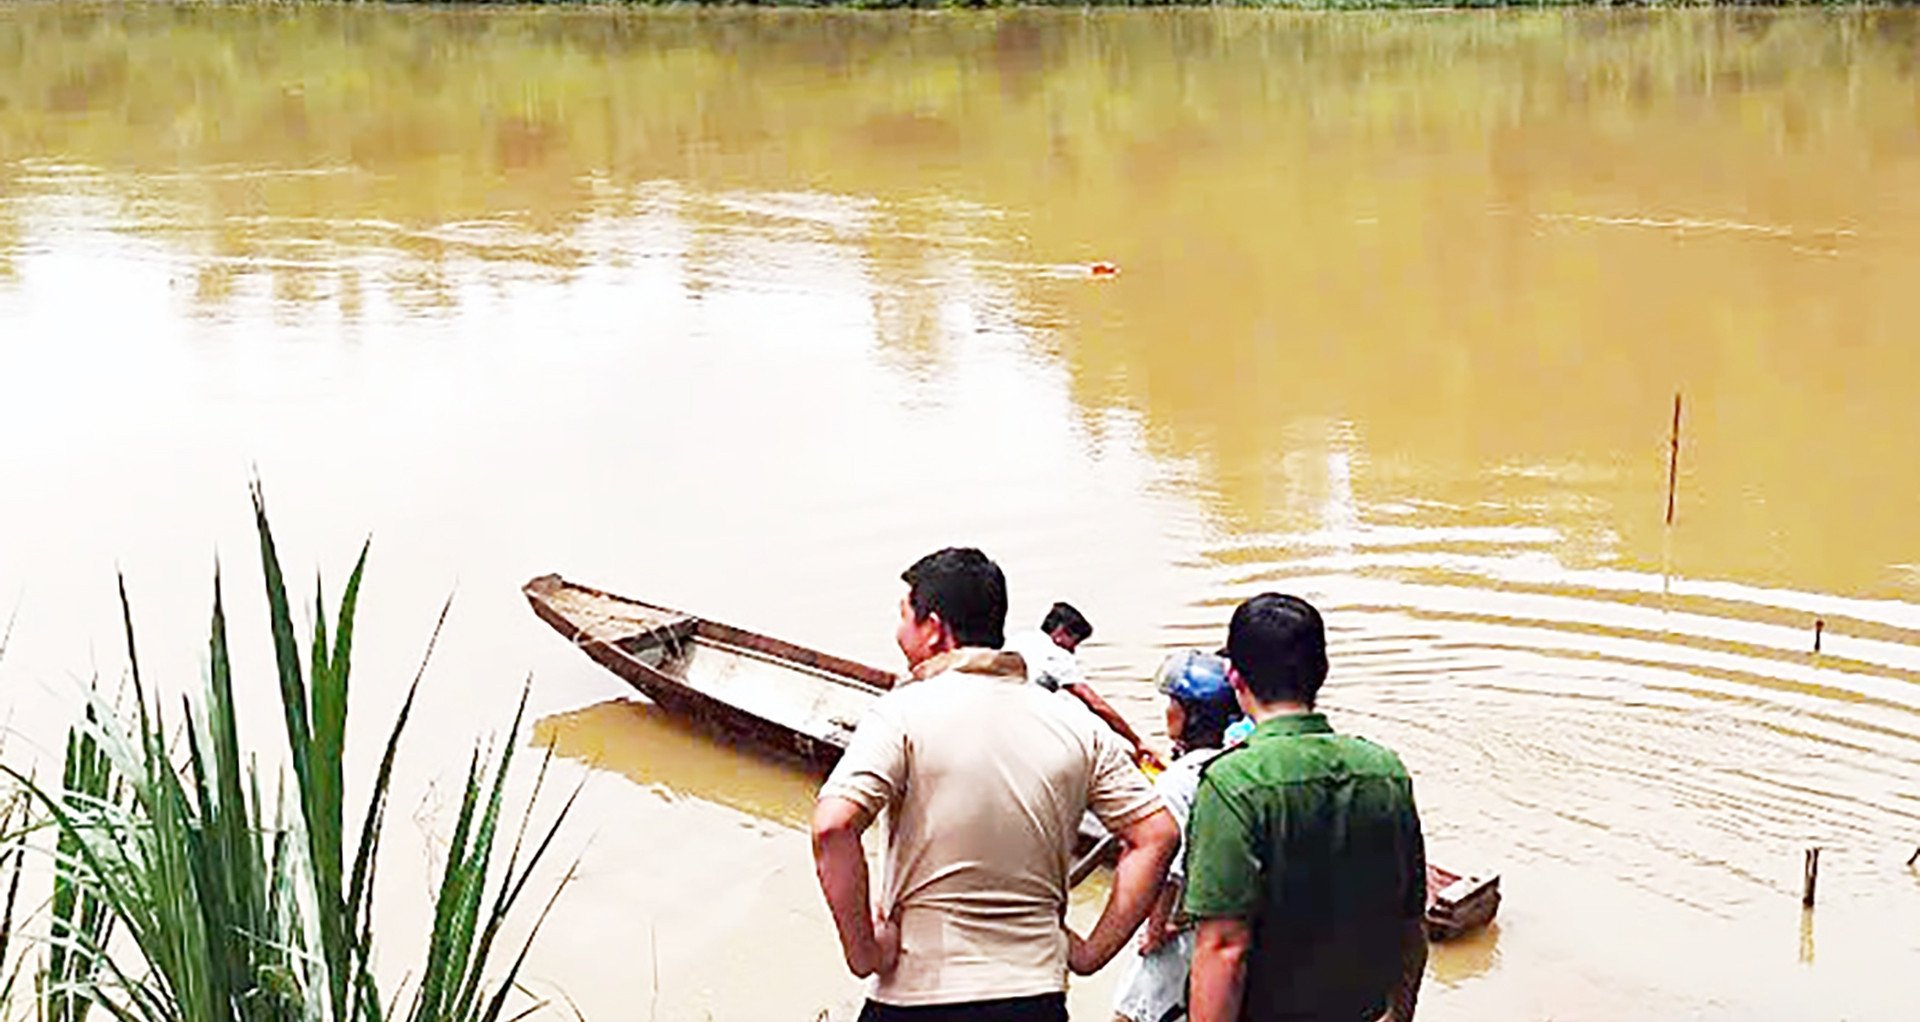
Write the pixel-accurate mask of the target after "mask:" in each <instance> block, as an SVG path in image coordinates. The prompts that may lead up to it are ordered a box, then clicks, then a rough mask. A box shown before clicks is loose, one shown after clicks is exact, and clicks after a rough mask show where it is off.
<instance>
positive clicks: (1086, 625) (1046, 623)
mask: <svg viewBox="0 0 1920 1022" xmlns="http://www.w3.org/2000/svg"><path fill="white" fill-rule="evenodd" d="M1055 628H1065V629H1066V630H1067V634H1068V635H1071V636H1073V641H1075V642H1085V641H1087V637H1088V636H1090V635H1092V634H1093V623H1092V622H1090V621H1088V620H1087V616H1086V615H1085V614H1082V613H1080V612H1079V611H1078V610H1075V609H1074V606H1073V604H1071V603H1056V604H1054V605H1053V609H1052V610H1050V611H1047V616H1046V619H1045V620H1043V621H1041V622H1040V630H1041V631H1043V632H1046V633H1047V634H1048V635H1052V634H1053V630H1054V629H1055Z"/></svg>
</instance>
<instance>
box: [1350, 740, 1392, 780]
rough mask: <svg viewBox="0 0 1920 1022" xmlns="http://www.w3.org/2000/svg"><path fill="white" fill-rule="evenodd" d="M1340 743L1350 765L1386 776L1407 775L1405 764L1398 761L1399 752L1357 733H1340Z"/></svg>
mask: <svg viewBox="0 0 1920 1022" xmlns="http://www.w3.org/2000/svg"><path fill="white" fill-rule="evenodd" d="M1340 743H1341V746H1342V748H1343V749H1344V751H1345V752H1346V754H1347V757H1348V760H1349V763H1350V765H1351V766H1353V767H1354V768H1356V769H1359V770H1363V771H1365V772H1366V773H1370V774H1378V775H1382V776H1386V777H1396V778H1404V777H1406V776H1407V765H1406V764H1405V763H1403V762H1401V761H1400V754H1399V753H1397V752H1395V751H1393V750H1392V749H1390V748H1388V747H1387V746H1385V745H1382V744H1381V743H1379V742H1376V741H1374V740H1372V739H1370V738H1363V737H1361V736H1359V735H1341V736H1340Z"/></svg>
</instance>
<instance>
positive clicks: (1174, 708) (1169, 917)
mask: <svg viewBox="0 0 1920 1022" xmlns="http://www.w3.org/2000/svg"><path fill="white" fill-rule="evenodd" d="M1155 683H1156V686H1157V687H1158V688H1159V689H1160V691H1161V692H1162V693H1163V694H1165V695H1166V697H1167V734H1168V735H1169V736H1170V737H1171V738H1172V739H1173V750H1174V760H1173V763H1172V765H1171V766H1169V767H1168V768H1167V770H1166V772H1165V773H1162V774H1161V775H1160V776H1159V778H1158V779H1156V780H1155V782H1154V787H1155V788H1157V789H1158V790H1159V792H1160V797H1161V798H1162V799H1163V800H1165V801H1166V804H1167V808H1168V809H1170V810H1172V811H1173V817H1174V820H1175V821H1176V822H1178V823H1179V824H1180V829H1181V830H1182V831H1185V830H1186V826H1187V812H1188V810H1189V809H1190V808H1191V807H1192V805H1193V796H1194V792H1195V790H1196V789H1198V788H1199V786H1200V768H1202V767H1204V766H1206V765H1207V763H1208V761H1209V760H1211V759H1213V757H1215V756H1217V755H1219V754H1220V751H1221V749H1222V747H1223V746H1224V745H1225V744H1226V732H1227V729H1228V727H1229V726H1231V725H1232V724H1233V722H1234V720H1235V719H1236V718H1238V717H1239V716H1240V705H1239V703H1237V702H1236V701H1235V700H1234V697H1233V686H1232V685H1230V684H1229V683H1228V682H1227V663H1226V661H1225V660H1224V659H1223V658H1221V657H1218V656H1215V655H1213V654H1211V653H1202V652H1200V651H1198V650H1181V651H1180V652H1178V653H1175V654H1173V655H1172V656H1169V657H1167V659H1166V660H1165V661H1164V662H1163V663H1162V664H1161V665H1160V670H1159V672H1158V673H1157V674H1156V676H1155ZM1183 880H1184V874H1183V872H1182V867H1181V863H1180V856H1179V855H1175V856H1174V860H1173V864H1172V867H1171V869H1170V870H1169V872H1168V874H1167V879H1166V881H1165V882H1164V883H1163V884H1162V885H1161V887H1160V891H1159V895H1158V897H1157V898H1156V899H1155V900H1154V905H1153V910H1152V912H1151V913H1150V914H1149V915H1148V916H1147V921H1146V924H1145V926H1143V927H1142V929H1141V933H1140V957H1139V958H1138V959H1137V960H1136V961H1135V962H1134V963H1133V964H1132V965H1131V967H1130V968H1129V969H1128V972H1127V976H1126V978H1125V979H1124V980H1122V981H1121V984H1120V993H1119V995H1118V997H1117V998H1116V999H1115V1001H1114V1009H1113V1010H1114V1016H1115V1018H1116V1019H1118V1020H1124V1022H1174V1020H1177V1019H1183V1018H1185V1017H1186V1014H1187V1009H1186V1005H1187V969H1188V963H1189V961H1190V959H1191V958H1192V955H1193V933H1192V932H1191V930H1190V929H1189V928H1188V925H1187V921H1186V920H1185V919H1184V918H1183V917H1182V916H1181V915H1180V914H1179V912H1178V907H1179V904H1180V891H1181V886H1182V882H1183Z"/></svg>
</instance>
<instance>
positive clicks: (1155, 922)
mask: <svg viewBox="0 0 1920 1022" xmlns="http://www.w3.org/2000/svg"><path fill="white" fill-rule="evenodd" d="M1179 911H1180V881H1178V880H1175V879H1174V878H1172V877H1168V878H1167V882H1166V883H1164V884H1161V885H1160V893H1159V894H1158V895H1155V896H1154V899H1153V908H1152V909H1151V910H1149V911H1148V912H1147V924H1146V926H1144V927H1142V928H1141V930H1140V953H1141V954H1143V955H1150V954H1152V953H1154V952H1155V951H1158V950H1160V948H1161V947H1162V946H1164V945H1165V944H1166V943H1167V941H1169V940H1172V939H1173V938H1174V935H1175V934H1177V933H1179V932H1180V928H1179V927H1177V926H1175V925H1174V917H1175V915H1177V914H1178V913H1179Z"/></svg>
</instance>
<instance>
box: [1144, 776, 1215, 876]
mask: <svg viewBox="0 0 1920 1022" xmlns="http://www.w3.org/2000/svg"><path fill="white" fill-rule="evenodd" d="M1222 751H1224V750H1221V749H1195V750H1193V751H1192V752H1189V753H1186V754H1185V755H1183V756H1181V757H1180V758H1179V759H1176V760H1174V761H1173V762H1172V763H1171V764H1169V765H1168V766H1167V769H1166V771H1165V772H1163V773H1162V774H1161V775H1160V776H1159V777H1157V778H1155V779H1154V782H1153V788H1154V790H1155V791H1157V792H1159V793H1160V798H1161V799H1162V800H1163V801H1165V802H1166V804H1167V809H1168V810H1170V811H1171V812H1172V813H1173V821H1174V822H1175V823H1177V824H1179V825H1180V841H1181V844H1182V845H1184V844H1185V843H1186V837H1187V817H1188V816H1189V815H1190V814H1191V813H1192V812H1193V798H1194V796H1195V795H1196V794H1198V793H1199V791H1200V768H1201V767H1204V766H1206V765H1207V764H1208V763H1209V762H1211V761H1212V759H1213V757H1215V756H1218V755H1220V753H1221V752H1222ZM1186 860H1187V854H1186V849H1185V848H1182V849H1181V850H1180V854H1178V855H1175V856H1174V857H1173V865H1172V866H1170V867H1168V870H1167V876H1168V878H1170V879H1172V880H1176V881H1181V882H1184V881H1185V880H1186V878H1187V862H1186Z"/></svg>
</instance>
